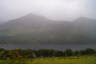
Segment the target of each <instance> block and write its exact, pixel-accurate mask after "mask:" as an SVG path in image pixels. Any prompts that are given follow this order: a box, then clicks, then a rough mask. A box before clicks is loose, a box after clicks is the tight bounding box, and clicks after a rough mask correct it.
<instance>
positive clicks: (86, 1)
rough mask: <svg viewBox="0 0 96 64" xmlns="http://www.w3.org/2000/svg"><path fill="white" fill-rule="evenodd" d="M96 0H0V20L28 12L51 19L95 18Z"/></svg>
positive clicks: (17, 16)
mask: <svg viewBox="0 0 96 64" xmlns="http://www.w3.org/2000/svg"><path fill="white" fill-rule="evenodd" d="M95 11H96V0H0V21H8V20H11V19H15V18H19V17H21V16H24V15H26V14H29V13H33V14H38V15H43V16H45V17H47V18H49V19H52V20H73V19H76V18H78V17H82V16H83V17H89V18H96V12H95Z"/></svg>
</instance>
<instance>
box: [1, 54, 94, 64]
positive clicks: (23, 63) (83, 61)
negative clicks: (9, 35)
mask: <svg viewBox="0 0 96 64" xmlns="http://www.w3.org/2000/svg"><path fill="white" fill-rule="evenodd" d="M0 64H96V55H87V56H71V57H56V58H37V59H17V60H16V59H13V60H0Z"/></svg>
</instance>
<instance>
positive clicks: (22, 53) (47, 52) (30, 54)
mask: <svg viewBox="0 0 96 64" xmlns="http://www.w3.org/2000/svg"><path fill="white" fill-rule="evenodd" d="M88 54H96V50H95V49H91V48H87V49H85V50H75V51H73V50H72V49H66V50H64V51H60V50H52V49H40V50H32V49H19V48H18V49H14V50H6V49H3V48H0V59H16V58H40V57H64V56H80V55H88Z"/></svg>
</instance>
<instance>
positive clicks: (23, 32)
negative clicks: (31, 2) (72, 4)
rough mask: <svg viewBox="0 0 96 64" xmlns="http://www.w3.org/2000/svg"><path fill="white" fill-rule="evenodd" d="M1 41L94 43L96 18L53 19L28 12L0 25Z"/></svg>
mask: <svg viewBox="0 0 96 64" xmlns="http://www.w3.org/2000/svg"><path fill="white" fill-rule="evenodd" d="M0 41H1V42H6V43H14V44H33V45H34V44H94V43H95V42H96V20H93V19H88V18H78V19H77V20H75V21H74V22H68V21H64V22H63V21H53V20H49V19H47V18H45V17H42V16H36V15H32V14H28V15H26V16H24V17H21V18H18V19H15V20H11V21H9V22H7V23H4V24H1V25H0Z"/></svg>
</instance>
